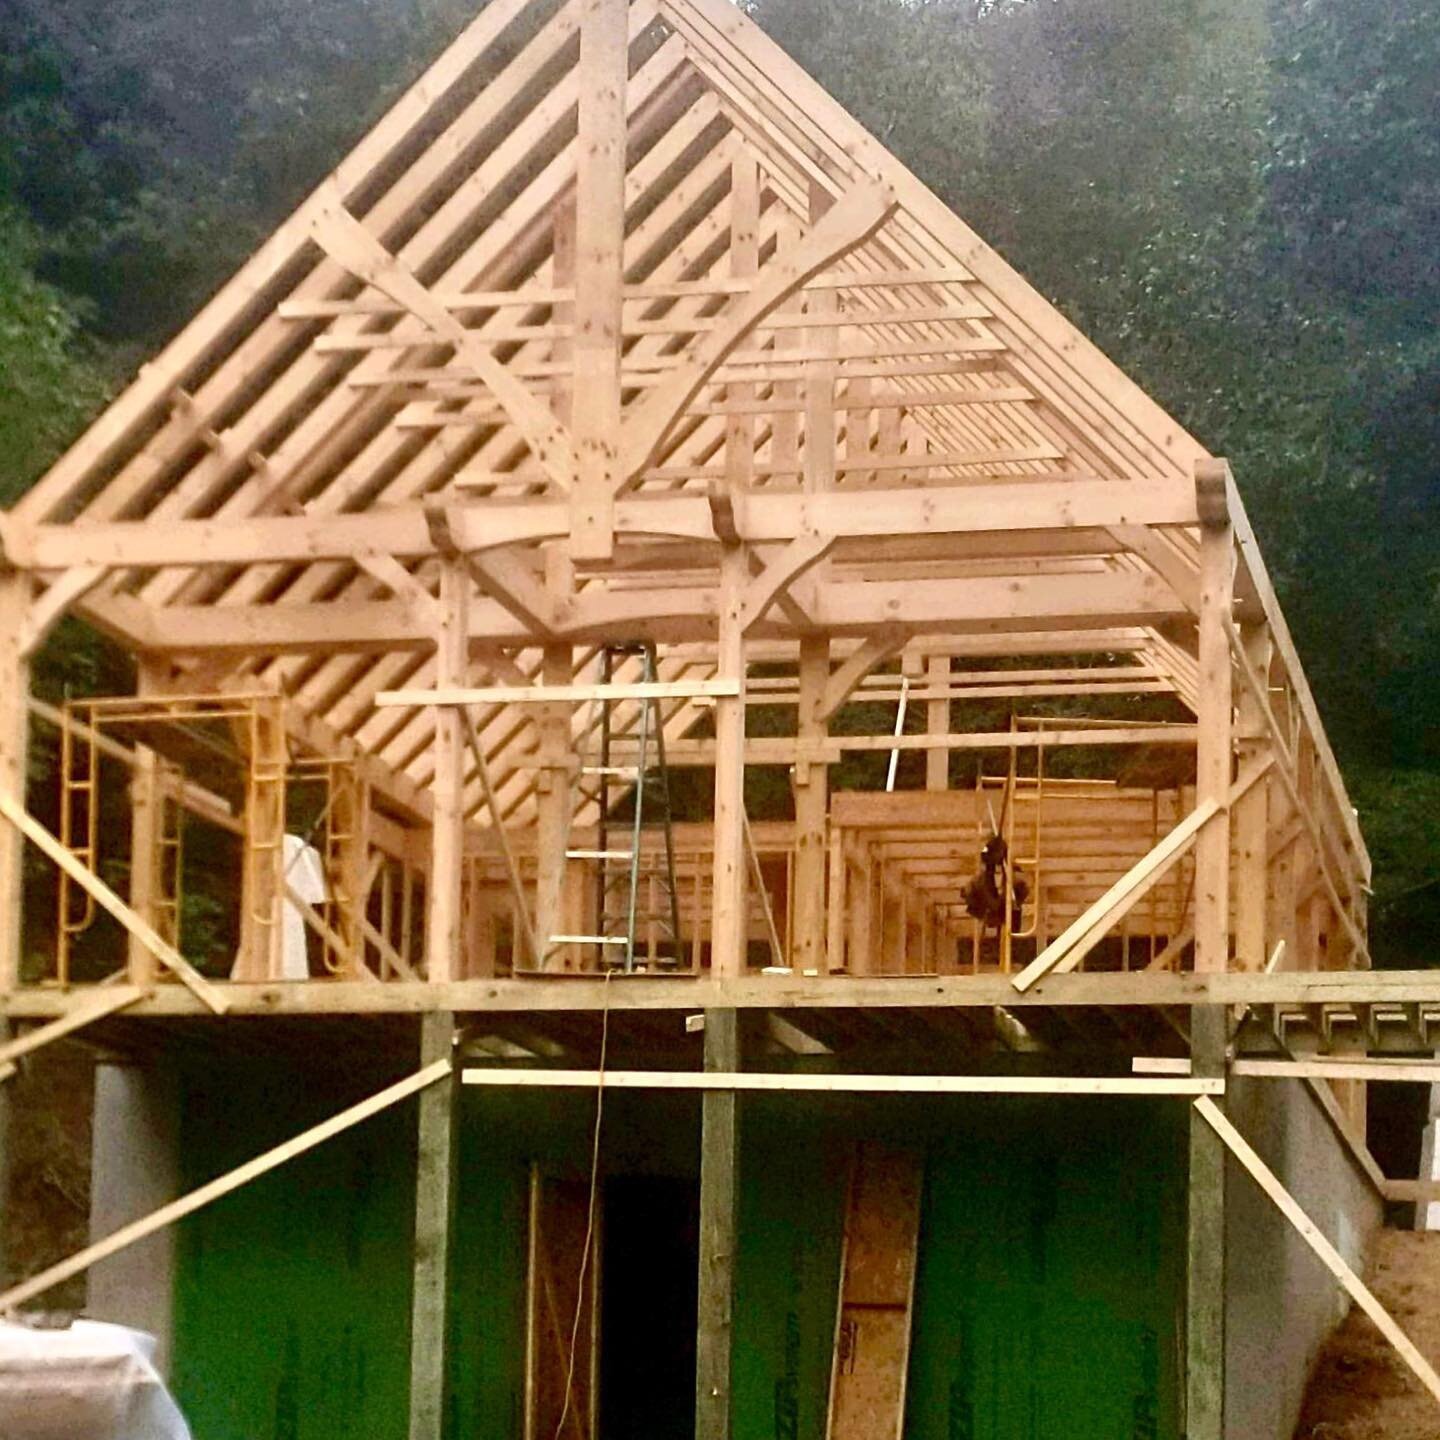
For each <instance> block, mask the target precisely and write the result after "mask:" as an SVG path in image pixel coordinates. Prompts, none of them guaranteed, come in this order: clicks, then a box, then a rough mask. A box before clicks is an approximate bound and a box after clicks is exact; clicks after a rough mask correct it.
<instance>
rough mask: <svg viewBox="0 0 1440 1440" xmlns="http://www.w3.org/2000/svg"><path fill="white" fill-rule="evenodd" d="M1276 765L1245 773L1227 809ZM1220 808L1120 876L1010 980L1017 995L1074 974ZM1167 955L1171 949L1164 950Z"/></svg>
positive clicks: (1191, 821)
mask: <svg viewBox="0 0 1440 1440" xmlns="http://www.w3.org/2000/svg"><path fill="white" fill-rule="evenodd" d="M1273 765H1274V760H1273V758H1270V759H1266V760H1264V761H1262V762H1261V763H1260V764H1258V765H1255V766H1253V767H1252V768H1251V769H1249V770H1248V771H1246V773H1245V774H1244V775H1242V776H1241V777H1240V778H1239V779H1238V780H1237V781H1236V782H1235V783H1234V784H1233V785H1232V786H1231V787H1230V792H1229V795H1228V796H1227V797H1226V807H1228V806H1230V805H1233V804H1235V802H1236V801H1237V800H1239V799H1240V798H1241V797H1242V796H1243V795H1245V794H1246V793H1247V792H1248V791H1249V790H1250V788H1251V787H1252V786H1253V785H1256V784H1258V783H1259V782H1260V781H1261V780H1262V779H1263V778H1264V777H1265V776H1266V775H1267V774H1268V773H1269V772H1270V770H1271V768H1272V767H1273ZM1221 809H1222V807H1221V806H1219V805H1217V804H1216V803H1215V802H1214V801H1213V800H1207V801H1205V802H1204V803H1203V804H1200V805H1197V806H1196V807H1195V809H1194V810H1192V811H1191V812H1190V814H1188V815H1187V816H1186V817H1185V818H1184V819H1183V820H1182V821H1181V822H1180V823H1179V824H1178V825H1177V826H1176V827H1175V828H1174V829H1173V830H1172V831H1171V832H1170V833H1169V834H1168V835H1167V836H1166V837H1165V838H1164V839H1163V840H1162V841H1161V842H1160V843H1159V844H1158V845H1157V846H1156V847H1155V848H1154V849H1153V850H1151V851H1150V853H1149V854H1148V855H1146V856H1144V857H1143V858H1142V859H1141V860H1140V861H1139V862H1138V863H1137V864H1136V865H1135V866H1134V867H1133V868H1132V869H1130V870H1129V871H1127V872H1126V873H1125V874H1124V875H1122V876H1121V877H1120V878H1119V879H1118V880H1117V881H1116V882H1115V883H1114V884H1113V885H1112V886H1111V887H1110V888H1109V889H1108V890H1107V891H1106V892H1105V893H1104V894H1103V895H1102V896H1101V897H1100V898H1099V899H1098V900H1097V901H1096V902H1095V903H1094V904H1093V905H1092V906H1091V907H1090V908H1089V909H1088V910H1087V911H1085V913H1084V914H1083V915H1081V916H1080V918H1079V919H1078V920H1076V921H1075V922H1074V924H1072V925H1071V926H1070V927H1069V928H1068V929H1067V930H1066V931H1065V932H1064V933H1063V934H1062V935H1059V936H1057V937H1056V938H1055V939H1054V940H1052V941H1051V942H1050V944H1049V945H1047V946H1046V947H1045V948H1044V949H1043V950H1042V951H1041V952H1040V953H1039V954H1038V955H1037V956H1036V957H1035V958H1034V959H1033V960H1032V961H1031V962H1030V963H1029V964H1028V965H1027V966H1026V967H1025V968H1024V969H1023V970H1022V971H1021V972H1020V973H1019V974H1018V975H1017V976H1016V977H1015V979H1014V981H1013V982H1012V983H1013V984H1014V986H1015V988H1016V989H1017V990H1021V991H1024V990H1028V989H1029V988H1030V987H1031V986H1032V985H1034V984H1035V983H1036V982H1037V981H1039V980H1042V979H1044V977H1045V976H1046V975H1048V974H1050V973H1051V972H1052V971H1055V972H1056V973H1059V974H1064V973H1065V972H1066V971H1069V970H1073V969H1074V968H1075V967H1076V966H1077V965H1078V964H1079V963H1080V962H1081V961H1082V960H1083V959H1084V958H1085V956H1086V955H1088V954H1089V953H1090V951H1091V950H1093V949H1094V948H1095V946H1096V945H1097V944H1098V943H1099V941H1100V940H1102V939H1103V938H1104V936H1105V934H1106V933H1107V932H1108V931H1109V930H1110V929H1111V927H1112V926H1113V925H1114V924H1115V922H1116V921H1117V920H1120V919H1121V918H1122V917H1123V916H1124V915H1125V914H1126V913H1127V912H1128V911H1129V910H1130V909H1132V908H1133V907H1134V906H1135V905H1136V904H1137V903H1138V902H1139V901H1140V900H1141V899H1143V898H1144V896H1145V895H1146V894H1147V893H1148V892H1149V891H1150V889H1151V888H1152V887H1153V886H1154V885H1155V884H1156V883H1157V882H1158V881H1159V880H1160V879H1161V878H1162V877H1163V876H1164V875H1165V874H1166V872H1167V871H1168V870H1169V869H1170V867H1171V866H1172V865H1173V864H1174V863H1175V862H1176V861H1177V860H1178V859H1179V858H1180V857H1181V856H1182V855H1184V854H1185V852H1186V851H1187V850H1189V848H1190V847H1191V846H1192V845H1193V844H1194V843H1195V841H1196V839H1197V838H1198V836H1199V834H1200V832H1201V830H1203V829H1204V828H1205V825H1206V824H1207V822H1208V821H1209V820H1210V819H1211V818H1212V817H1213V816H1215V815H1218V814H1220V813H1221ZM1166 949H1167V950H1168V949H1169V947H1168V946H1167V947H1166Z"/></svg>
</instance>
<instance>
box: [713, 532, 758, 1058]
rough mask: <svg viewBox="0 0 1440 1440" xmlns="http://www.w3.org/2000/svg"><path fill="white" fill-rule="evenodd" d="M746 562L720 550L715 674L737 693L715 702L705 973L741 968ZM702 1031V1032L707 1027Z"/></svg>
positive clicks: (737, 972) (739, 551)
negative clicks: (707, 962) (711, 891)
mask: <svg viewBox="0 0 1440 1440" xmlns="http://www.w3.org/2000/svg"><path fill="white" fill-rule="evenodd" d="M748 574H749V567H748V565H747V564H746V559H745V547H744V546H743V545H727V546H726V547H725V548H724V549H723V550H722V551H721V554H720V641H719V646H718V649H717V657H716V658H717V662H718V663H717V665H716V674H717V676H719V678H720V679H722V680H731V679H734V680H738V681H739V685H740V693H739V694H738V695H736V696H735V697H734V698H731V697H729V696H726V697H724V698H723V699H719V700H717V701H716V702H715V875H714V897H713V905H712V909H711V914H710V973H711V975H712V976H714V977H715V978H716V979H721V978H725V979H734V978H737V977H739V976H741V975H743V974H744V973H745V955H746V951H747V949H748V946H749V939H750V922H749V917H750V909H749V904H748V899H749V896H748V891H747V885H746V878H747V877H746V868H747V856H746V854H745V635H744V631H743V630H742V629H741V623H742V616H741V611H742V609H743V606H744V599H745V582H746V579H747V577H748ZM707 1033H708V1032H707Z"/></svg>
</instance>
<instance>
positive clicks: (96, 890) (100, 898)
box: [0, 795, 229, 1015]
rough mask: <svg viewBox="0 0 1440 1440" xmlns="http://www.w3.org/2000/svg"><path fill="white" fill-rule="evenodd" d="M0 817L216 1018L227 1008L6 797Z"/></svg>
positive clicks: (155, 935)
mask: <svg viewBox="0 0 1440 1440" xmlns="http://www.w3.org/2000/svg"><path fill="white" fill-rule="evenodd" d="M0 815H3V816H4V817H5V818H6V819H7V820H8V821H9V822H10V823H11V824H12V825H13V826H14V827H15V828H16V829H17V830H18V831H19V832H20V833H21V834H22V835H23V836H24V837H25V838H26V839H27V840H29V841H30V842H31V843H32V844H33V845H34V846H35V847H36V849H38V850H41V851H43V852H44V854H46V855H47V856H49V858H50V859H51V860H53V861H54V862H55V863H56V864H57V865H58V866H59V867H60V868H61V869H62V870H63V871H64V872H65V873H66V874H67V875H68V876H69V877H70V878H71V879H72V880H73V881H74V882H75V883H76V884H77V885H79V886H80V888H81V889H82V890H84V891H86V892H87V893H88V894H90V895H91V896H93V897H94V899H95V902H96V904H98V905H99V906H100V907H101V909H103V910H106V911H108V912H109V913H110V914H111V915H113V916H114V917H115V918H116V919H117V920H118V921H119V922H120V923H121V924H122V925H123V926H124V927H125V928H126V929H127V930H128V931H129V932H130V933H131V934H132V935H133V936H134V937H135V938H136V939H137V940H138V941H139V942H140V943H141V944H142V945H143V946H144V947H145V948H146V949H147V950H149V951H150V953H151V954H152V955H154V956H155V958H156V959H157V960H159V961H160V963H161V964H162V965H164V966H166V967H167V968H168V969H170V970H173V971H174V972H175V975H176V977H177V978H178V979H179V980H181V981H182V982H183V983H184V984H185V985H186V986H187V987H188V988H189V989H190V990H192V991H193V992H194V993H195V995H196V996H197V997H198V998H199V999H201V1000H202V1001H204V1003H205V1004H206V1005H208V1006H209V1007H210V1009H211V1010H213V1011H214V1012H215V1013H216V1014H217V1015H223V1014H224V1013H225V1011H226V1010H227V1009H228V1008H229V1001H227V1000H226V998H225V996H224V994H223V993H222V992H221V991H220V990H219V989H218V988H217V987H216V986H214V985H212V984H211V983H210V982H209V981H208V980H207V979H206V978H205V977H204V976H203V975H202V974H201V973H200V972H199V971H198V970H197V969H196V968H195V967H194V966H193V965H192V964H191V963H190V962H189V961H188V960H187V959H186V958H185V957H184V956H183V955H182V954H181V953H180V952H179V951H178V950H177V949H176V948H175V947H174V946H173V945H171V944H170V942H169V941H168V940H166V939H165V938H164V937H163V936H162V935H160V934H159V933H158V932H157V931H156V930H155V929H154V927H153V926H151V925H149V924H147V923H146V921H145V920H144V919H143V918H142V917H141V916H139V915H137V914H136V913H135V912H134V911H133V910H132V909H131V908H130V907H129V906H128V905H127V904H126V903H125V902H124V901H123V900H122V899H121V898H120V897H119V896H118V895H117V894H116V893H115V892H114V891H113V890H112V889H111V888H110V887H109V886H108V885H107V884H106V883H105V882H104V881H103V880H102V879H101V878H100V877H99V876H98V875H96V874H94V873H93V872H92V871H90V870H89V869H87V868H86V867H85V866H84V865H82V864H81V863H80V861H79V860H77V859H76V858H75V856H74V855H72V854H71V853H70V851H69V850H67V849H66V848H65V846H64V845H62V844H61V843H60V842H59V840H57V839H56V838H55V836H53V835H52V834H51V833H50V832H49V831H48V830H47V829H46V828H45V827H44V826H43V825H42V824H41V823H40V822H39V821H38V820H36V819H35V817H34V816H33V815H30V814H29V813H28V812H27V811H26V810H25V809H23V808H22V807H21V806H19V805H17V804H16V803H15V802H14V801H13V800H12V799H11V798H10V797H9V796H8V795H0Z"/></svg>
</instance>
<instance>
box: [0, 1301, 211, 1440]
mask: <svg viewBox="0 0 1440 1440" xmlns="http://www.w3.org/2000/svg"><path fill="white" fill-rule="evenodd" d="M154 1353H155V1341H154V1339H153V1338H152V1337H151V1336H149V1335H146V1334H144V1333H143V1332H141V1331H139V1330H127V1329H126V1328H125V1327H124V1326H123V1325H105V1324H102V1323H101V1322H99V1321H98V1320H77V1321H76V1322H75V1323H74V1324H73V1325H71V1326H70V1327H69V1328H68V1329H65V1330H40V1329H31V1328H30V1327H29V1326H25V1325H10V1324H6V1323H4V1322H0V1437H3V1440H190V1427H189V1426H188V1425H186V1423H185V1420H184V1417H183V1416H182V1415H181V1414H180V1410H179V1408H178V1407H177V1406H176V1404H175V1402H174V1400H172V1399H171V1398H170V1393H169V1391H167V1390H166V1388H165V1383H164V1381H162V1380H161V1378H160V1376H159V1374H158V1373H157V1372H156V1370H155V1366H154V1363H153V1360H154Z"/></svg>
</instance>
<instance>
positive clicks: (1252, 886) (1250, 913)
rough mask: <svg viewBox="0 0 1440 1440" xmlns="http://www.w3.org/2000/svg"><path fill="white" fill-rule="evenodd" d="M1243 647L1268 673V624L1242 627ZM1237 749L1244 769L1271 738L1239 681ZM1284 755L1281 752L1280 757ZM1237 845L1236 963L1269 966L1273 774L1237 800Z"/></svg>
mask: <svg viewBox="0 0 1440 1440" xmlns="http://www.w3.org/2000/svg"><path fill="white" fill-rule="evenodd" d="M1241 639H1242V643H1243V645H1244V647H1245V653H1246V655H1247V656H1248V657H1249V659H1250V662H1251V665H1252V667H1253V668H1254V670H1255V671H1256V673H1257V674H1258V675H1259V677H1260V679H1261V680H1262V682H1263V681H1265V680H1266V679H1267V678H1268V676H1269V674H1270V651H1271V641H1270V630H1269V627H1268V626H1266V625H1251V626H1247V627H1245V629H1244V630H1243V632H1242V636H1241ZM1236 720H1237V725H1238V731H1237V735H1236V739H1237V742H1238V743H1237V749H1238V752H1239V756H1240V769H1241V773H1244V771H1245V769H1246V768H1247V767H1248V766H1250V765H1258V764H1260V763H1262V762H1263V760H1264V759H1265V756H1266V755H1267V754H1268V753H1270V752H1271V749H1272V744H1273V742H1272V740H1271V738H1270V735H1269V732H1268V731H1267V730H1266V728H1265V716H1264V712H1263V709H1262V707H1261V703H1260V700H1259V698H1258V697H1257V696H1256V695H1254V694H1253V693H1252V691H1251V689H1250V687H1249V685H1248V684H1246V685H1242V686H1241V687H1240V693H1239V696H1238V698H1237V702H1236ZM1278 758H1280V757H1277V759H1278ZM1230 823H1231V828H1232V830H1233V832H1234V850H1235V968H1236V969H1237V970H1263V969H1264V968H1265V959H1266V950H1265V885H1266V875H1267V874H1268V872H1269V861H1270V856H1269V850H1268V846H1267V837H1268V834H1269V829H1270V779H1269V778H1268V777H1267V778H1266V779H1264V780H1261V781H1259V782H1258V783H1257V784H1255V785H1253V786H1252V787H1251V788H1250V791H1249V792H1248V793H1247V794H1246V795H1244V796H1242V797H1241V799H1240V801H1239V803H1238V804H1237V805H1236V806H1235V813H1234V815H1233V816H1232V817H1231V822H1230Z"/></svg>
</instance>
